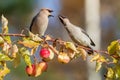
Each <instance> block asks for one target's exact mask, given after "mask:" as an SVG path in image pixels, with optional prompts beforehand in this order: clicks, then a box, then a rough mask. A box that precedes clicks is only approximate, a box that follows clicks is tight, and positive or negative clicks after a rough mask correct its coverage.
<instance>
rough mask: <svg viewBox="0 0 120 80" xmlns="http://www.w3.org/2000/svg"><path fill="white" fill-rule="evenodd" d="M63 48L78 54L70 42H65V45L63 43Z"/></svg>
mask: <svg viewBox="0 0 120 80" xmlns="http://www.w3.org/2000/svg"><path fill="white" fill-rule="evenodd" d="M65 47H66V48H69V49H71V50H73V51H75V52H77V53H78V51H77V49H76V47H75V45H74V44H73V43H72V42H66V43H65Z"/></svg>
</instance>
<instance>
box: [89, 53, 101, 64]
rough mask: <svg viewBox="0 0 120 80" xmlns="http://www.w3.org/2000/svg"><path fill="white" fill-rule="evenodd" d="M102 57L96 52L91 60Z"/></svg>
mask: <svg viewBox="0 0 120 80" xmlns="http://www.w3.org/2000/svg"><path fill="white" fill-rule="evenodd" d="M99 58H100V55H99V54H96V55H94V56H93V58H92V59H91V60H90V62H93V61H97V60H98V59H99Z"/></svg>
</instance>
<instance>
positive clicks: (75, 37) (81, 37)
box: [58, 15, 95, 54]
mask: <svg viewBox="0 0 120 80" xmlns="http://www.w3.org/2000/svg"><path fill="white" fill-rule="evenodd" d="M58 18H59V20H60V21H61V23H62V24H63V26H64V27H65V29H66V30H67V32H68V34H69V36H70V37H71V39H72V41H73V42H74V43H76V44H78V45H81V46H84V47H87V48H89V50H88V51H87V52H88V54H93V49H92V48H91V46H95V43H94V42H93V40H92V39H91V38H90V37H89V35H88V34H87V33H86V32H85V30H83V29H82V28H81V27H79V26H76V25H74V24H72V23H71V22H70V20H69V19H68V18H67V17H65V16H62V15H58Z"/></svg>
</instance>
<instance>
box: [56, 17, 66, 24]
mask: <svg viewBox="0 0 120 80" xmlns="http://www.w3.org/2000/svg"><path fill="white" fill-rule="evenodd" d="M58 18H59V20H60V21H61V23H62V24H63V25H66V24H65V23H64V21H63V20H64V18H65V17H64V16H62V15H59V16H58Z"/></svg>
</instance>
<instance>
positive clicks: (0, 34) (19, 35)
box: [0, 33, 28, 37]
mask: <svg viewBox="0 0 120 80" xmlns="http://www.w3.org/2000/svg"><path fill="white" fill-rule="evenodd" d="M0 36H18V37H28V36H26V35H24V34H11V33H9V34H2V33H0Z"/></svg>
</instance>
